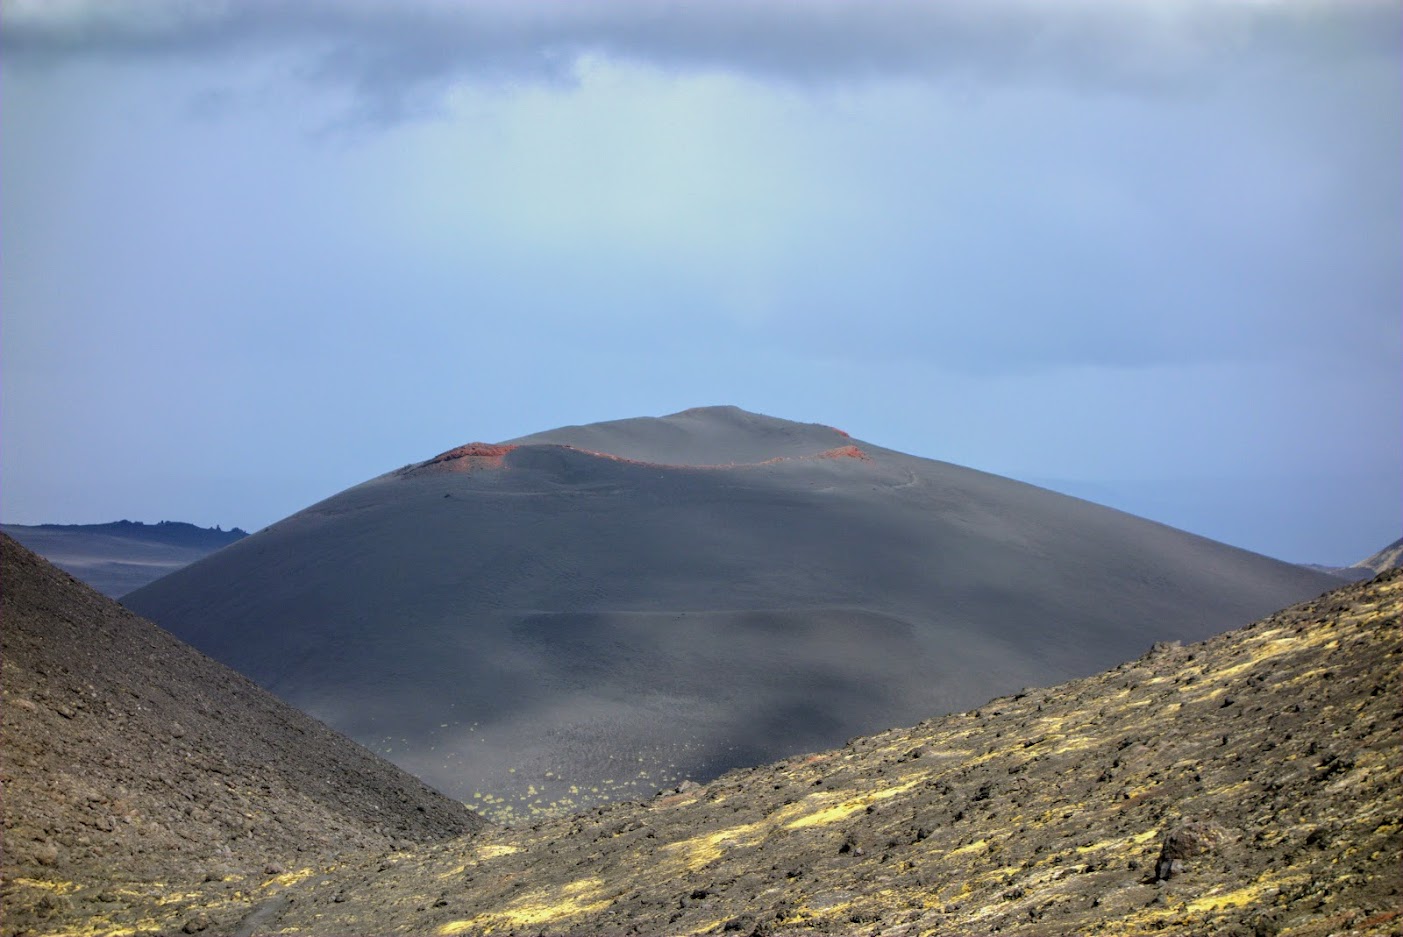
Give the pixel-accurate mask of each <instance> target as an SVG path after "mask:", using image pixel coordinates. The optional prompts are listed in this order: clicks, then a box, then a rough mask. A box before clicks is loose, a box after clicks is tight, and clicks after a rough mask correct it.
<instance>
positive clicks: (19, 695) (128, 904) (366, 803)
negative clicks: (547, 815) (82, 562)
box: [0, 536, 482, 934]
mask: <svg viewBox="0 0 1403 937" xmlns="http://www.w3.org/2000/svg"><path fill="white" fill-rule="evenodd" d="M0 561H3V562H2V563H0V572H2V573H3V575H2V576H0V641H3V652H4V657H3V680H0V686H3V692H4V705H3V737H2V738H0V743H2V744H0V783H3V785H4V843H3V847H4V850H3V863H2V864H0V871H3V875H4V881H3V884H0V911H3V914H0V931H3V933H4V934H20V933H73V932H79V931H81V932H90V933H108V932H115V931H120V930H122V929H126V928H135V929H137V930H153V929H157V928H169V927H171V926H172V925H173V924H174V925H177V926H178V925H180V924H183V923H188V922H189V921H190V920H191V918H188V917H187V918H186V919H184V920H182V921H175V920H174V919H173V917H172V915H173V914H175V913H176V912H177V911H179V912H181V913H188V914H189V915H193V916H194V920H195V921H196V924H199V923H200V922H209V923H211V924H213V925H215V927H216V929H224V930H228V929H232V928H234V927H235V926H237V924H238V922H239V921H241V920H242V919H244V918H245V916H246V915H248V914H249V913H250V912H252V911H253V910H254V904H255V902H256V901H257V900H258V896H259V894H260V892H259V891H258V888H259V887H260V886H263V885H266V884H268V883H269V882H277V881H286V879H280V878H278V876H279V875H282V874H283V870H284V869H291V868H294V867H297V866H298V865H301V864H305V863H306V862H307V861H308V860H309V858H310V857H314V856H315V857H316V860H317V861H318V862H328V861H332V857H334V856H335V855H336V854H337V853H338V852H339V851H342V850H349V851H355V850H361V851H366V850H369V851H384V850H389V849H396V848H410V847H411V846H413V845H415V844H420V843H426V842H432V841H435V840H440V839H443V838H445V837H451V836H458V835H462V834H464V833H467V832H470V831H472V830H474V829H476V828H478V827H479V826H480V825H481V823H482V821H481V820H480V819H479V818H478V817H476V816H475V815H473V814H471V813H470V812H469V811H467V810H466V809H465V808H464V807H463V806H462V805H461V804H459V803H456V802H454V801H451V800H449V799H447V798H446V797H443V796H442V795H440V794H437V793H435V792H434V791H431V790H429V789H428V788H427V787H425V785H424V784H423V783H422V782H420V781H419V780H417V779H416V778H413V777H411V776H409V775H407V774H405V773H404V772H402V771H400V770H399V769H398V768H396V767H394V766H393V765H391V764H389V763H388V762H386V761H383V760H381V759H380V758H377V757H375V756H374V755H372V754H371V753H370V752H368V751H366V750H365V749H363V748H361V747H360V746H358V745H356V744H355V743H353V742H351V741H350V740H349V739H346V738H344V737H342V736H339V735H337V734H336V733H334V732H332V731H331V730H329V729H328V728H327V727H326V726H324V725H322V724H321V723H319V722H317V721H315V720H313V719H311V718H309V717H308V716H306V715H305V714H303V713H301V712H298V711H297V710H295V709H293V708H292V707H290V706H288V705H286V704H285V703H283V702H281V701H280V700H278V699H277V698H275V697H274V696H272V695H271V694H269V693H268V692H266V691H264V690H262V689H260V688H259V687H257V686H255V685H254V684H253V683H252V682H251V681H249V680H247V679H245V678H244V677H241V676H239V675H238V674H236V673H234V672H233V671H231V670H229V669H228V668H226V667H224V666H223V665H222V664H218V663H216V662H215V661H212V660H210V659H209V658H207V657H205V656H204V655H202V654H200V653H199V652H197V651H195V650H194V649H193V648H191V647H190V646H189V645H186V644H182V643H181V642H179V641H177V640H176V639H175V638H173V637H171V635H169V634H167V633H166V632H164V631H162V630H160V629H159V628H157V627H155V626H154V625H152V624H151V623H150V622H147V621H144V620H142V619H140V618H137V617H136V616H135V615H133V614H131V613H130V612H128V611H127V610H126V609H124V608H122V607H121V606H120V605H118V604H116V603H115V602H113V601H111V600H110V599H107V598H105V597H103V596H101V595H99V594H98V593H97V592H95V591H93V590H92V589H90V588H88V587H87V586H84V585H82V584H81V583H79V582H78V581H77V580H75V579H74V578H73V577H72V576H70V575H69V574H67V573H64V572H62V571H61V570H59V569H57V568H55V567H54V566H52V565H50V564H49V563H47V562H45V561H44V560H42V559H40V558H39V557H38V556H35V555H34V554H33V553H31V552H29V551H28V550H26V549H25V548H24V547H21V546H20V545H19V544H17V543H15V542H14V541H13V540H11V539H10V538H9V537H5V536H0ZM235 882H251V883H252V884H250V885H249V886H247V887H246V888H245V889H239V888H231V889H229V890H227V891H225V890H223V889H224V885H225V884H226V883H235ZM211 889H215V890H214V891H213V892H212V891H211Z"/></svg>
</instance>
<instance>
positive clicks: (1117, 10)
mask: <svg viewBox="0 0 1403 937" xmlns="http://www.w3.org/2000/svg"><path fill="white" fill-rule="evenodd" d="M1399 22H1400V5H1399V4H1398V3H1397V2H1396V0H1348V2H1326V0H1281V2H1263V0H1173V2H1170V0H1140V2H1135V3H1126V2H1118V0H1101V2H1094V0H1064V2H1048V0H979V2H974V0H968V2H966V0H953V2H911V0H876V2H874V0H802V2H801V0H769V2H755V0H707V2H695V3H683V2H676V0H536V2H520V0H512V2H501V0H484V2H446V0H404V2H395V3H385V2H369V0H237V2H235V0H222V2H221V0H211V2H199V0H194V2H192V0H133V2H125V3H120V4H115V3H111V2H109V0H13V2H10V3H7V4H6V5H5V6H4V8H3V12H2V13H0V24H3V28H0V50H3V52H4V57H5V59H6V60H7V61H9V62H11V63H15V64H23V63H36V62H57V61H64V60H71V59H84V58H93V57H99V58H107V59H145V58H152V57H162V56H193V55H207V54H211V53H239V52H248V51H257V50H260V49H275V50H286V49H288V48H292V49H294V50H296V51H298V52H300V53H302V54H305V55H306V56H308V57H309V62H308V66H309V67H308V71H309V73H310V74H312V75H315V76H318V77H322V78H328V79H334V80H339V81H342V82H345V83H349V84H350V85H352V86H356V87H360V88H362V89H368V88H378V89H380V90H381V92H385V91H386V89H391V88H394V87H396V86H401V87H414V86H419V85H423V84H425V83H433V82H441V81H444V80H454V79H460V78H489V79H491V78H496V79H501V78H508V79H525V80H561V79H567V80H568V78H569V77H570V75H571V73H572V71H573V69H574V67H575V65H576V63H577V62H578V61H579V60H580V58H581V57H585V56H603V57H607V58H611V59H615V60H621V61H631V62H638V63H643V64H646V65H652V66H658V67H664V68H685V69H694V68H695V69H723V70H731V71H736V72H740V73H744V74H749V75H754V76H758V77H763V78H768V79H780V80H795V81H811V80H825V79H828V80H851V79H863V78H877V77H885V76H914V77H921V76H932V75H940V74H946V73H957V74H958V73H969V74H973V75H975V76H983V75H995V76H1001V77H1010V76H1012V77H1017V76H1028V77H1031V78H1036V79H1042V78H1046V77H1052V78H1060V79H1070V80H1074V81H1091V82H1125V81H1133V82H1149V83H1154V82H1157V81H1161V80H1166V79H1174V78H1175V77H1177V76H1182V75H1185V74H1191V73H1194V72H1197V71H1201V70H1202V68H1203V67H1204V66H1206V65H1210V64H1213V63H1226V62H1229V61H1231V60H1233V59H1235V58H1238V57H1241V56H1243V55H1248V54H1260V53H1261V52H1262V50H1268V51H1273V50H1274V51H1283V52H1286V53H1287V54H1290V55H1292V56H1298V55H1300V54H1302V53H1304V54H1306V55H1309V56H1310V57H1313V58H1321V57H1324V58H1339V57H1353V56H1357V55H1361V54H1363V55H1369V54H1371V53H1373V54H1377V53H1385V54H1386V53H1389V52H1391V51H1392V50H1394V49H1395V48H1396V46H1397V45H1398V42H1399V29H1398V26H1399Z"/></svg>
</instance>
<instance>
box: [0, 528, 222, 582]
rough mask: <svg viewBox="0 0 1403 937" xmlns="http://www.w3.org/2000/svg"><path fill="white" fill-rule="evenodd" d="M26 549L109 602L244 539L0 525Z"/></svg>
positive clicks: (185, 531)
mask: <svg viewBox="0 0 1403 937" xmlns="http://www.w3.org/2000/svg"><path fill="white" fill-rule="evenodd" d="M0 532H3V533H6V534H9V535H10V536H11V537H14V538H15V539H16V540H18V541H19V542H20V543H22V544H24V545H25V546H26V547H28V548H29V549H31V550H33V551H34V552H35V553H38V554H39V555H40V556H42V557H44V558H45V559H46V560H48V561H49V562H50V563H53V564H54V565H55V566H57V567H58V568H59V569H62V570H64V571H66V572H69V573H72V574H73V575H74V576H77V577H78V578H79V579H81V580H83V581H84V582H86V583H87V584H88V585H90V586H92V587H93V588H94V589H96V590H98V591H99V592H101V593H103V594H104V595H109V596H111V597H113V598H118V597H120V596H123V595H126V594H127V593H128V592H131V591H132V590H133V589H139V588H140V587H142V586H144V585H146V584H147V583H148V582H155V581H156V580H157V579H160V578H161V577H162V576H165V575H168V574H170V573H173V572H175V571H176V570H177V569H180V568H181V567H182V566H189V565H190V564H191V563H193V562H195V561H196V560H198V559H200V558H201V557H205V556H208V555H209V554H211V553H213V552H214V551H215V550H218V549H219V548H221V547H225V546H228V545H229V544H231V543H233V542H234V541H236V540H242V539H243V538H244V537H247V536H248V533H247V531H243V530H240V529H239V528H237V527H235V528H234V529H233V530H220V529H219V528H218V527H215V528H213V529H211V528H208V527H196V526H195V525H194V524H184V523H181V522H179V521H161V522H160V523H159V524H143V523H141V522H140V521H114V522H112V523H110V524H35V525H27V524H0Z"/></svg>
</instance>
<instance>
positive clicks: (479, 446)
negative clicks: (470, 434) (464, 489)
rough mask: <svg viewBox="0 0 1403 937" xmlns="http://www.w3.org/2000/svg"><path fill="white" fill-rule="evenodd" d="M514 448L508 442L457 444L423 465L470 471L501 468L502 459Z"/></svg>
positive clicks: (514, 447) (456, 470)
mask: <svg viewBox="0 0 1403 937" xmlns="http://www.w3.org/2000/svg"><path fill="white" fill-rule="evenodd" d="M516 448H517V447H516V446H515V445H510V444H501V443H490V442H470V443H467V444H466V445H462V446H458V447H457V448H456V449H449V450H448V451H447V452H444V453H440V454H439V455H436V456H434V457H433V458H432V459H430V460H429V461H427V462H425V463H424V465H425V466H426V467H427V466H430V465H443V466H444V467H445V468H449V469H452V470H453V471H455V472H471V471H474V470H476V469H481V468H501V467H502V460H503V459H504V458H506V456H507V453H509V452H511V451H513V450H514V449H516Z"/></svg>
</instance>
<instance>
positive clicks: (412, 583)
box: [125, 407, 1338, 819]
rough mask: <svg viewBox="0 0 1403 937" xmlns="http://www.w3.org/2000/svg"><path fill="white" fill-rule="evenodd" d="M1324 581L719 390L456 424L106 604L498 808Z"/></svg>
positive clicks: (988, 683) (971, 698) (940, 694)
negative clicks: (738, 402)
mask: <svg viewBox="0 0 1403 937" xmlns="http://www.w3.org/2000/svg"><path fill="white" fill-rule="evenodd" d="M1337 582H1338V581H1337V580H1334V579H1332V578H1331V577H1328V576H1326V575H1323V574H1319V573H1314V572H1312V571H1309V570H1306V569H1304V568H1302V567H1300V566H1296V565H1294V564H1289V563H1283V562H1278V561H1276V560H1272V559H1268V558H1267V557H1263V556H1259V555H1256V554H1253V553H1248V552H1246V551H1244V550H1239V549H1236V548H1233V547H1229V546H1225V545H1223V544H1220V543H1215V542H1213V541H1210V540H1206V539H1204V538H1201V537H1197V536H1194V535H1191V534H1188V533H1185V532H1183V531H1179V530H1174V529H1172V528H1169V527H1165V526H1163V525H1160V524H1156V523H1153V522H1150V521H1146V520H1142V519H1140V518H1136V517H1132V516H1130V515H1127V514H1123V513H1121V512H1118V511H1114V510H1111V509H1109V508H1104V507H1100V506H1097V505H1094V504H1090V503H1088V502H1085V501H1080V500H1077V499H1075V498H1070V497H1066V496H1063V495H1059V494H1055V493H1053V492H1049V491H1045V490H1042V489H1039V488H1035V487H1032V486H1030V485H1025V484H1022V483H1019V482H1015V481H1011V480H1009V479H1006V478H1000V477H997V476H993V475H989V474H986V473H983V472H978V471H974V470H971V469H967V468H961V467H959V466H955V465H950V464H946V463H942V462H935V461H931V460H928V459H921V458H916V457H913V456H909V455H905V454H902V453H900V452H895V451H892V450H889V449H884V448H881V447H879V446H874V445H871V444H868V443H865V442H860V441H858V440H854V439H850V438H848V437H847V435H846V434H845V433H842V432H841V431H839V430H835V429H833V428H831V427H827V426H821V425H816V424H802V423H794V422H789V421H786V420H780V419H774V418H771V417H765V416H759V415H756V414H752V413H747V412H745V411H743V410H739V409H736V408H734V407H713V408H704V409H695V410H687V411H684V412H682V413H678V414H673V415H671V416H668V417H664V418H661V419H652V418H645V419H632V420H621V421H616V422H610V423H600V424H595V425H592V426H584V427H567V428H564V429H559V430H554V431H551V432H548V433H541V434H537V435H534V436H527V437H522V438H520V439H517V440H512V441H510V442H508V443H502V444H483V443H474V444H469V445H465V446H461V447H459V448H457V449H453V450H450V451H448V452H445V453H443V454H441V455H439V456H436V457H434V458H432V459H429V460H427V461H425V462H420V463H416V464H412V465H408V466H405V467H404V468H402V469H399V470H397V471H394V472H390V473H388V474H385V475H382V476H380V477H378V478H375V479H372V480H370V481H368V482H365V483H364V484H361V485H358V486H356V487H354V488H350V489H348V490H346V491H344V492H342V493H340V494H338V495H335V496H334V497H331V498H328V499H327V500H325V501H322V502H320V503H318V504H315V505H313V506H311V507H309V508H307V509H305V510H303V511H300V512H298V513H297V514H294V515H292V516H291V517H288V518H286V519H284V520H282V521H280V522H278V523H277V524H274V525H273V526H271V527H269V528H267V529H265V530H263V531H260V532H259V533H257V534H255V535H253V536H251V537H248V538H247V539H245V540H242V541H240V542H238V543H236V544H233V545H232V546H230V547H227V548H226V549H224V550H221V551H220V552H219V553H217V554H215V555H212V556H210V557H207V558H206V559H204V560H202V561H200V562H198V563H196V564H194V565H192V566H189V567H187V568H185V569H183V570H180V571H178V572H176V573H174V574H172V575H170V576H167V577H166V578H164V579H162V580H159V581H157V582H155V583H153V584H151V585H149V586H147V587H145V588H143V589H140V590H138V591H136V592H134V593H132V594H131V595H129V596H127V598H126V600H125V601H126V604H127V605H128V606H129V607H131V608H132V609H134V610H136V611H137V612H139V613H140V614H142V615H145V616H147V617H149V618H151V619H153V620H154V621H156V622H158V623H160V624H161V625H162V626H164V627H166V628H168V629H170V630H171V631H173V632H174V633H176V634H177V635H178V636H180V637H181V638H183V639H185V640H187V641H189V642H190V643H192V644H194V645H195V646H196V647H198V648H200V649H202V650H204V651H205V652H206V653H209V654H210V655H212V656H214V657H216V658H218V659H220V660H222V661H224V662H226V663H228V664H230V665H231V666H233V667H235V668H236V669H238V670H241V671H243V672H244V673H245V674H248V675H249V676H251V677H253V678H254V679H255V680H257V681H258V682H260V683H261V684H263V685H264V686H266V687H268V688H269V689H271V690H273V691H274V692H276V693H278V694H279V695H281V696H283V697H284V698H285V699H287V700H289V701H290V702H292V703H294V704H295V705H297V706H299V707H301V708H303V709H305V710H307V711H308V712H310V713H312V714H314V715H316V716H317V717H318V718H320V719H322V720H324V721H326V722H327V723H329V724H330V725H332V726H334V727H336V728H338V729H340V730H341V731H343V732H346V733H347V734H348V735H350V736H352V737H353V738H355V739H357V740H358V741H360V742H362V743H363V744H365V745H367V746H368V747H370V748H372V749H374V750H376V751H379V752H381V753H382V754H384V755H385V756H386V757H388V758H390V759H391V760H393V761H395V762H396V763H397V764H399V765H400V766H402V767H404V768H406V769H407V770H409V771H411V772H413V773H415V774H417V775H419V776H420V777H422V778H424V779H425V780H427V781H428V782H429V783H430V784H432V785H434V786H435V787H437V788H439V789H440V790H443V791H445V792H446V793H449V794H450V795H452V796H456V797H460V798H463V799H466V800H470V801H472V802H473V805H474V806H476V807H479V808H480V809H482V810H483V811H484V812H486V813H488V814H489V815H495V816H498V817H499V818H506V819H510V818H512V817H523V816H529V815H534V814H540V813H549V812H560V811H566V810H570V809H576V808H579V807H581V806H583V805H587V804H590V803H593V802H597V801H602V800H608V799H617V798H620V797H635V796H638V795H640V794H643V793H651V792H652V791H654V790H656V789H658V788H661V787H666V786H670V785H672V784H674V783H676V782H678V781H679V780H681V779H683V778H686V777H695V778H699V779H705V778H709V777H713V776H715V775H717V774H719V773H721V772H723V771H725V770H728V769H730V768H733V767H736V766H740V765H748V764H754V763H757V762H763V761H766V760H773V759H776V758H780V757H785V756H789V755H792V754H794V753H796V752H800V751H807V750H812V749H815V748H821V747H824V746H831V745H833V744H836V743H839V742H841V741H843V740H844V739H846V738H848V737H849V736H852V735H855V734H858V733H861V732H870V731H873V730H876V729H880V728H882V727H885V726H889V725H893V724H899V723H908V722H913V721H915V720H917V719H920V718H925V717H928V716H929V715H931V714H932V713H941V712H950V711H955V710H959V709H962V708H967V707H971V706H974V705H977V704H978V703H980V702H982V701H983V700H985V699H987V698H988V697H989V696H990V695H991V694H994V693H999V692H1005V691H1012V690H1017V689H1019V688H1020V687H1023V686H1036V685H1048V684H1052V683H1056V682H1059V681H1062V680H1066V679H1068V678H1071V677H1076V676H1082V675H1085V674H1089V673H1092V672H1095V671H1097V670H1100V669H1103V668H1106V667H1109V666H1112V665H1114V664H1116V663H1118V662H1119V661H1122V660H1124V659H1126V658H1130V657H1134V656H1135V655H1137V654H1138V653H1140V652H1142V651H1143V650H1144V649H1145V648H1146V647H1148V646H1149V645H1150V644H1152V643H1154V642H1156V641H1163V640H1189V641H1192V640H1198V639H1202V638H1205V637H1208V636H1209V635H1212V634H1215V633H1217V632H1220V631H1223V630H1225V629H1227V628H1231V627H1234V626H1238V625H1242V624H1245V623H1246V622H1248V621H1251V620H1252V619H1254V618H1257V617H1260V616H1261V615H1263V614H1266V613H1268V612H1270V611H1272V610H1274V609H1277V608H1280V607H1282V606H1284V605H1287V604H1290V603H1291V602H1294V601H1298V600H1300V599H1303V598H1306V597H1310V596H1314V595H1316V594H1318V593H1320V592H1322V591H1324V590H1325V589H1327V588H1330V587H1332V586H1334V585H1336V584H1337Z"/></svg>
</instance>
